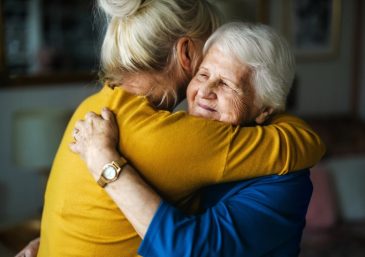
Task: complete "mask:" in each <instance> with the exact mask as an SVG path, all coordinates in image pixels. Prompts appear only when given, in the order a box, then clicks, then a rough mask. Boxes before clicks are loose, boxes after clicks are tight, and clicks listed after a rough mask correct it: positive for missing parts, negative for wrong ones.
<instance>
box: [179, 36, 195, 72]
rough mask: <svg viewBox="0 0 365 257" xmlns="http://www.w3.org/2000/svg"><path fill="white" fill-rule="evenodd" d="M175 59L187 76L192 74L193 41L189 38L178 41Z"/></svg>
mask: <svg viewBox="0 0 365 257" xmlns="http://www.w3.org/2000/svg"><path fill="white" fill-rule="evenodd" d="M176 50H177V51H176V52H177V58H178V61H179V63H180V65H181V67H182V68H183V69H184V70H185V72H187V73H188V74H192V72H193V60H192V58H193V56H194V51H195V47H194V44H193V41H192V40H191V39H190V38H189V37H182V38H180V39H179V40H178V42H177V45H176Z"/></svg>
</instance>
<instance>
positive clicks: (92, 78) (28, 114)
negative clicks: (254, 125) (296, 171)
mask: <svg viewBox="0 0 365 257" xmlns="http://www.w3.org/2000/svg"><path fill="white" fill-rule="evenodd" d="M46 2H47V3H48V4H45V3H46ZM213 2H215V3H216V4H218V5H220V6H221V8H220V9H221V10H224V11H225V12H226V15H227V17H234V18H235V19H237V18H239V19H241V20H247V19H248V20H252V21H263V22H265V23H268V24H269V25H271V26H273V27H274V28H276V29H277V30H278V31H279V32H281V33H282V34H284V35H286V36H287V32H288V31H287V30H288V26H289V25H290V26H293V24H292V23H293V21H292V18H291V16H290V15H291V12H292V10H293V9H291V7H292V6H293V3H294V2H298V1H294V0H293V1H290V0H275V1H273V0H272V1H270V0H260V1H254V0H251V1H247V0H227V1H220V0H216V1H213ZM299 2H303V3H307V2H308V3H309V2H313V3H316V2H321V1H299ZM325 2H329V3H332V2H338V3H340V17H339V18H340V20H339V23H338V24H337V25H336V26H335V28H334V29H335V30H336V32H337V33H338V38H336V39H335V40H337V45H338V47H337V48H335V49H334V51H333V52H332V53H331V55H330V56H325V57H323V56H322V57H321V56H319V57H318V56H311V54H308V56H307V57H308V58H307V57H305V56H304V58H298V65H297V78H296V83H295V87H294V91H293V93H292V96H291V99H292V100H291V104H290V106H291V107H290V111H291V112H293V113H295V114H298V115H300V116H301V117H303V118H304V119H306V120H308V122H310V123H311V124H312V125H313V126H314V127H315V128H316V129H318V132H319V133H320V134H321V136H322V137H323V138H324V140H325V142H326V143H327V145H328V153H327V155H326V158H325V159H324V160H323V161H322V163H321V164H323V166H324V167H325V170H328V171H329V172H330V173H331V174H333V176H334V182H333V183H334V184H335V186H334V187H335V189H334V191H335V193H334V194H336V201H338V204H339V206H338V207H337V209H336V211H338V212H339V214H338V216H339V217H340V219H344V218H345V219H349V221H351V222H353V221H356V222H358V221H361V222H362V221H364V222H365V197H364V195H365V186H364V183H365V180H364V174H365V161H364V160H365V129H364V128H365V127H364V122H365V51H364V47H363V45H364V42H365V5H364V4H363V3H362V1H361V0H346V1H344V0H342V1H337V0H333V1H325ZM92 6H93V1H84V0H83V1H70V0H68V1H41V0H32V1H30V0H29V1H25V0H8V1H7V0H3V1H2V2H1V11H2V18H3V22H2V24H1V25H2V26H3V28H4V29H3V30H2V32H1V33H2V35H1V39H2V43H3V48H2V49H4V50H3V51H2V52H0V57H1V63H2V66H1V67H2V68H0V75H1V80H0V83H1V84H0V108H1V113H0V201H1V205H0V206H1V207H0V228H2V227H8V226H10V225H11V224H16V223H18V222H20V221H23V220H26V219H28V218H32V217H37V216H39V215H40V213H41V209H42V204H43V193H44V188H45V180H46V175H45V174H47V172H46V171H47V169H49V167H50V165H51V163H49V164H42V165H38V166H37V165H33V164H30V163H32V162H31V161H17V159H19V158H20V157H19V155H20V154H24V152H25V154H26V153H27V152H30V153H31V152H32V151H37V149H38V150H39V149H40V147H41V145H42V144H44V145H45V146H44V147H51V148H52V147H53V146H48V145H47V144H48V141H47V140H45V141H46V142H39V145H38V144H35V145H33V146H29V147H28V146H27V144H29V143H27V142H24V149H22V147H20V146H19V145H21V143H20V144H19V142H18V143H16V140H17V139H16V138H15V137H20V136H21V133H25V132H24V131H22V130H21V128H22V127H24V126H25V125H22V124H28V125H27V126H31V127H33V128H37V126H42V125H41V124H44V123H45V122H47V119H48V117H49V112H50V111H51V112H52V111H55V112H58V113H63V115H61V117H62V118H60V119H64V123H60V125H57V126H58V128H54V127H52V125H50V126H49V130H52V131H57V130H59V127H61V128H62V126H66V123H67V121H66V120H67V118H65V117H67V115H69V114H70V113H72V110H74V108H76V106H77V105H78V104H79V103H80V102H81V101H82V99H84V98H85V97H87V96H88V95H90V94H92V93H94V92H96V91H97V90H98V88H99V85H98V83H97V79H96V71H97V69H98V51H99V47H100V38H101V36H102V25H101V26H100V21H99V20H98V19H94V18H93V14H95V9H93V7H92ZM60 8H61V9H60ZM32 10H33V11H32ZM55 10H63V11H64V14H57V15H56V13H62V11H57V12H56V11H55ZM81 11H83V12H84V13H85V15H80V12H81ZM17 12H19V13H17ZM50 13H51V14H52V15H51V14H50ZM237 15H238V16H239V17H237ZM74 16H76V17H74ZM96 16H97V17H99V15H96ZM80 17H83V18H82V19H81V18H80ZM245 17H248V18H246V19H245ZM99 18H100V17H99ZM6 19H8V20H6ZM9 19H13V20H12V21H11V20H9ZM16 19H18V20H20V22H18V20H16ZM14 20H15V21H14ZM21 21H28V24H31V26H30V27H29V28H28V30H27V29H26V28H24V27H21V26H20V25H19V24H21ZM45 21H46V22H45ZM45 24H46V25H45ZM47 24H48V25H47ZM10 25H12V26H13V27H9V26H10ZM19 26H20V27H19ZM16 31H18V34H17V33H15V32H16ZM44 33H48V34H47V36H46V35H45V34H44ZM52 33H53V34H52ZM22 37H23V39H24V38H28V40H31V42H33V43H32V44H33V45H31V46H32V47H33V49H34V48H35V49H37V53H35V52H34V51H33V52H32V54H33V55H30V54H29V52H27V51H30V50H29V47H30V46H29V45H27V44H24V42H23V41H22V40H21V38H22ZM30 37H31V38H32V39H29V38H30ZM37 37H41V38H42V40H40V39H39V38H37ZM74 38H76V40H74ZM88 40H89V41H88ZM22 42H23V43H22ZM61 43H62V44H61ZM62 47H63V48H62ZM27 49H28V50H27ZM80 49H88V51H81V50H80ZM79 50H80V51H79ZM11 51H12V52H11ZM10 52H11V54H10ZM9 56H10V57H11V56H15V57H17V58H12V59H13V61H12V60H7V58H8V59H9ZM29 56H31V59H30V61H29ZM60 57H63V58H61V59H60ZM22 58H23V59H22ZM27 58H28V59H27ZM34 58H36V60H38V61H37V62H38V63H37V65H35V64H34V63H35V59H34ZM14 59H16V62H15V61H14ZM40 67H42V69H41V68H40ZM180 108H184V104H182V105H181V106H180ZM34 113H36V115H33V114H34ZM34 117H35V118H34ZM22 122H23V123H22ZM51 122H52V123H53V121H52V119H51ZM57 122H61V121H60V120H58V121H57ZM19 124H20V125H19ZM19 133H20V135H19ZM35 134H36V133H35ZM35 134H34V135H33V136H34V137H36V135H35ZM29 136H30V137H32V135H29ZM61 136H62V135H61V134H60V133H58V134H57V135H50V137H57V138H60V137H61ZM52 149H53V148H52ZM52 151H53V150H52ZM54 151H55V150H54ZM24 158H25V159H26V158H30V159H32V158H33V157H32V155H30V156H28V157H24ZM27 163H28V164H29V165H27ZM323 166H322V167H323ZM355 182H356V183H357V184H356V185H357V186H356V187H353V185H354V183H355ZM336 183H337V184H336ZM354 188H356V190H354ZM336 190H337V191H336ZM355 195H356V201H355V200H354V201H352V200H353V199H355V198H354V196H355Z"/></svg>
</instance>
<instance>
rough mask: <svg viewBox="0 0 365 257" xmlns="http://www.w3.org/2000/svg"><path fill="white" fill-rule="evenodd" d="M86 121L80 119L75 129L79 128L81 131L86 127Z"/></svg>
mask: <svg viewBox="0 0 365 257" xmlns="http://www.w3.org/2000/svg"><path fill="white" fill-rule="evenodd" d="M84 124H85V121H84V120H78V121H76V123H75V129H78V130H79V131H80V130H81V129H82V128H83V127H84Z"/></svg>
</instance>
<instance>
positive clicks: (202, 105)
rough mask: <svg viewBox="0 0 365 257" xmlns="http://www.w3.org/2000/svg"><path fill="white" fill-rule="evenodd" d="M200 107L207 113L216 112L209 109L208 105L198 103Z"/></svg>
mask: <svg viewBox="0 0 365 257" xmlns="http://www.w3.org/2000/svg"><path fill="white" fill-rule="evenodd" d="M198 106H199V107H200V108H202V109H204V110H206V111H209V112H216V110H215V109H213V108H211V107H209V106H208V105H205V104H202V103H198Z"/></svg>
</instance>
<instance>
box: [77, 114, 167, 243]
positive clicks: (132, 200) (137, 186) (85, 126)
mask: <svg viewBox="0 0 365 257" xmlns="http://www.w3.org/2000/svg"><path fill="white" fill-rule="evenodd" d="M73 136H74V138H75V140H76V141H75V142H74V143H72V144H70V148H71V150H72V151H74V152H75V153H78V154H80V156H81V158H82V159H83V160H84V161H85V162H86V164H87V165H88V167H89V170H90V171H91V173H92V175H93V177H94V179H95V181H97V180H98V179H99V177H100V171H101V170H102V168H103V166H104V165H105V164H106V163H110V162H111V161H114V160H117V159H119V158H120V154H119V153H118V151H117V150H116V143H117V138H118V128H117V125H116V122H115V120H114V115H113V114H112V113H111V112H110V111H108V110H105V109H104V110H102V112H101V116H98V115H96V114H94V113H88V114H87V116H86V118H85V121H79V122H78V123H77V124H76V129H75V130H74V135H73ZM105 190H106V191H107V193H108V194H109V196H110V197H111V198H112V199H113V201H114V202H115V203H116V204H117V205H118V207H119V208H120V209H121V210H122V211H123V213H124V215H125V216H126V218H127V219H128V220H129V221H130V223H131V224H132V226H133V227H134V229H135V230H136V232H137V233H138V234H139V235H140V236H141V237H142V238H143V237H144V235H145V233H146V230H147V228H148V226H149V224H150V223H151V220H152V218H153V216H154V214H155V212H156V211H157V208H158V206H159V205H160V201H161V198H160V197H159V195H158V194H157V193H156V192H155V191H154V190H153V189H152V188H151V187H150V186H148V185H147V183H145V181H144V180H143V179H142V178H141V177H140V176H139V175H138V174H137V173H136V171H135V170H134V168H132V167H131V166H130V165H126V166H125V167H124V168H123V170H122V172H121V174H120V176H119V178H118V179H117V180H116V181H114V182H113V183H111V184H109V185H107V186H106V187H105Z"/></svg>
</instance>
